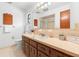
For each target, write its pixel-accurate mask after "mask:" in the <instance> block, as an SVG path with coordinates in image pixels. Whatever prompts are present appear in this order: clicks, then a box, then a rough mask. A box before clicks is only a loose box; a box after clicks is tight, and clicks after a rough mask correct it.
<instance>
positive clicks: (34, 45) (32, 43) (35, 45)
mask: <svg viewBox="0 0 79 59" xmlns="http://www.w3.org/2000/svg"><path fill="white" fill-rule="evenodd" d="M30 45H32V46H33V47H35V48H37V42H35V41H33V40H30Z"/></svg>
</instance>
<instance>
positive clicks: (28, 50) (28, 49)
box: [25, 43, 30, 57]
mask: <svg viewBox="0 0 79 59" xmlns="http://www.w3.org/2000/svg"><path fill="white" fill-rule="evenodd" d="M25 54H26V56H27V57H29V55H30V45H29V44H27V43H25Z"/></svg>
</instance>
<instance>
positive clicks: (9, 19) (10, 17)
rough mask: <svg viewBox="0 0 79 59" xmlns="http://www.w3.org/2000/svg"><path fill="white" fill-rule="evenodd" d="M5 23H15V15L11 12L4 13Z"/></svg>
mask: <svg viewBox="0 0 79 59" xmlns="http://www.w3.org/2000/svg"><path fill="white" fill-rule="evenodd" d="M3 24H4V25H12V24H13V15H11V14H9V13H4V14H3Z"/></svg>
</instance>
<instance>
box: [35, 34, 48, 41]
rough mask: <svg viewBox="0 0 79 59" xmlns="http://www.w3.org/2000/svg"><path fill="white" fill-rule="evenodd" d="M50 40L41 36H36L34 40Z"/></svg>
mask: <svg viewBox="0 0 79 59" xmlns="http://www.w3.org/2000/svg"><path fill="white" fill-rule="evenodd" d="M48 38H49V37H48V36H41V35H35V36H34V39H37V40H43V39H48Z"/></svg>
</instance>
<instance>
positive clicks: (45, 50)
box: [38, 43, 49, 55]
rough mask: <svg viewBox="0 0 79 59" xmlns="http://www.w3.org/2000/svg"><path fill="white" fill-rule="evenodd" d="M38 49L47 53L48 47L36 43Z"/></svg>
mask: <svg viewBox="0 0 79 59" xmlns="http://www.w3.org/2000/svg"><path fill="white" fill-rule="evenodd" d="M38 50H40V51H42V52H43V53H45V54H46V55H49V47H47V46H45V45H43V44H40V43H38Z"/></svg>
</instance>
